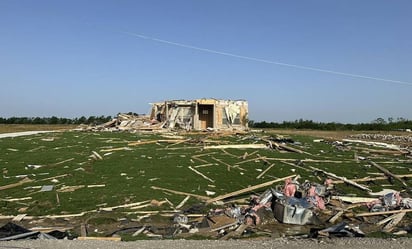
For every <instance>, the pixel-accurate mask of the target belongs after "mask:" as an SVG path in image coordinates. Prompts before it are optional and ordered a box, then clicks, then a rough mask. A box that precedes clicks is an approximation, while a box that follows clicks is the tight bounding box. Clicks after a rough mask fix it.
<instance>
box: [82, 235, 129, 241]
mask: <svg viewBox="0 0 412 249" xmlns="http://www.w3.org/2000/svg"><path fill="white" fill-rule="evenodd" d="M77 239H78V240H106V241H122V238H120V237H82V236H80V237H77Z"/></svg>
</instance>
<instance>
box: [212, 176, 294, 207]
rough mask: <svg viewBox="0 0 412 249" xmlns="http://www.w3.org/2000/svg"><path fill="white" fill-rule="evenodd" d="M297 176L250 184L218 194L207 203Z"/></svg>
mask: <svg viewBox="0 0 412 249" xmlns="http://www.w3.org/2000/svg"><path fill="white" fill-rule="evenodd" d="M295 176H296V175H290V176H286V177H283V178H279V179H276V180H272V181H269V182H264V183H261V184H258V185H254V186H250V187H247V188H244V189H240V190H237V191H234V192H231V193H227V194H224V195H219V196H216V197H215V198H212V199H209V200H207V201H206V203H207V204H209V203H212V202H215V201H220V200H223V199H226V198H228V197H233V196H236V195H240V194H244V193H247V192H250V191H253V190H256V189H260V188H264V187H267V186H270V185H272V184H273V183H276V182H281V181H284V180H286V179H288V178H293V177H295Z"/></svg>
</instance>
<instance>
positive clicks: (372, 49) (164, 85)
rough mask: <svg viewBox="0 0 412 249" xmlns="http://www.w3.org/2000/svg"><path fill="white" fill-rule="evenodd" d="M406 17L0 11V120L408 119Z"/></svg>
mask: <svg viewBox="0 0 412 249" xmlns="http://www.w3.org/2000/svg"><path fill="white" fill-rule="evenodd" d="M411 13H412V2H411V1H409V0H406V1H401V0H397V1H390V0H387V1H383V0H362V1H359V0H345V1H337V0H336V1H335V0H333V1H331V0H313V1H277V0H260V1H253V0H225V1H222V0H198V1H193V0H175V1H167V0H147V1H146V0H140V1H139V0H134V1H126V0H113V1H108V0H107V1H104V0H101V1H76V0H70V1H59V0H53V1H46V0H10V1H9V0H0V37H1V38H0V86H1V88H0V89H1V90H0V116H2V117H11V116H53V115H54V116H59V117H79V116H83V115H84V116H90V115H98V116H100V115H111V116H114V115H116V114H117V113H119V112H129V111H132V112H137V113H147V112H148V110H149V108H150V105H149V103H150V102H156V101H162V100H166V99H196V98H204V97H205V98H223V99H246V100H248V101H249V117H250V119H252V120H255V121H262V120H266V121H284V120H296V119H300V118H303V119H311V120H315V121H323V122H332V121H334V122H348V123H357V122H370V121H372V120H374V119H376V118H378V117H383V118H385V119H386V118H388V117H394V118H397V117H403V118H407V119H412V108H411V106H412V105H411V102H412V101H411V99H412V98H411V93H412V28H411V25H412V15H411ZM142 36H146V37H149V39H144V38H143V37H142ZM279 63H285V64H288V65H292V66H287V65H280V64H279ZM307 67H310V68H314V69H315V70H310V69H308V68H307ZM317 69H321V70H328V71H333V72H334V73H328V72H322V71H319V70H317ZM348 74H352V75H359V76H364V77H366V78H362V77H354V76H349V75H348ZM372 78H376V79H372Z"/></svg>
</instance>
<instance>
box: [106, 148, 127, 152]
mask: <svg viewBox="0 0 412 249" xmlns="http://www.w3.org/2000/svg"><path fill="white" fill-rule="evenodd" d="M120 150H132V149H130V148H129V147H116V148H111V149H102V150H100V152H112V151H120Z"/></svg>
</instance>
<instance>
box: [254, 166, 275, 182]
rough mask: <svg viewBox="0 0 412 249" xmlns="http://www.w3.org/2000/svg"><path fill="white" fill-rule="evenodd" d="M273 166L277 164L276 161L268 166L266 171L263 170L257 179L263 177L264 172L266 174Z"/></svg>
mask: <svg viewBox="0 0 412 249" xmlns="http://www.w3.org/2000/svg"><path fill="white" fill-rule="evenodd" d="M273 166H275V164H274V163H272V164H271V165H269V167H267V168H266V169H265V170H264V171H262V173H260V174H259V175H258V176H256V179H259V178H261V177H262V176H263V175H264V174H266V172H268V171H269V170H270V169H271V168H272V167H273Z"/></svg>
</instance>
